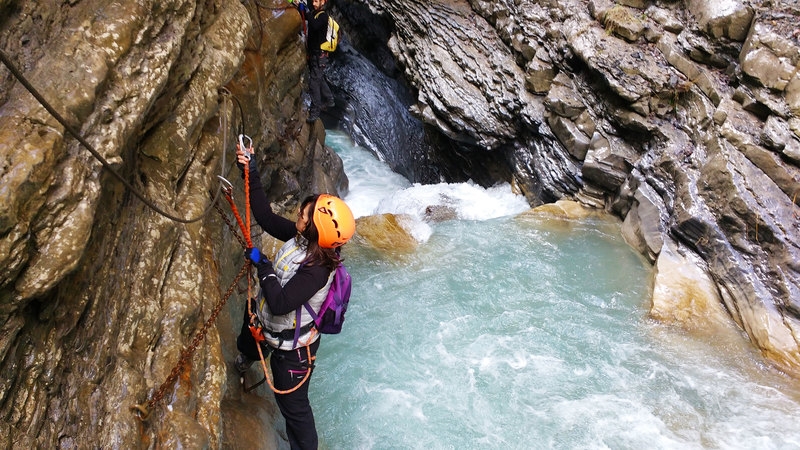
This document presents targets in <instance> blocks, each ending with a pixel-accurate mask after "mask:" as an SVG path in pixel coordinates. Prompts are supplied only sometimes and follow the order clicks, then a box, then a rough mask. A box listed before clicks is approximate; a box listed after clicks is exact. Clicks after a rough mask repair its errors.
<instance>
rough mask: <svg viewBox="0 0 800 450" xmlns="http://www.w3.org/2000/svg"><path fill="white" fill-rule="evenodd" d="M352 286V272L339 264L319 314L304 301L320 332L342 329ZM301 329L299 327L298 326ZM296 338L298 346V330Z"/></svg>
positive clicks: (298, 318) (298, 316)
mask: <svg viewBox="0 0 800 450" xmlns="http://www.w3.org/2000/svg"><path fill="white" fill-rule="evenodd" d="M351 288H352V280H351V279H350V274H349V273H348V272H347V269H346V268H345V267H344V264H339V265H338V266H337V267H336V271H335V272H334V274H333V281H332V282H331V288H330V290H329V291H328V296H327V297H325V300H324V301H323V302H322V306H320V308H319V314H317V313H316V312H314V310H313V309H312V308H311V306H309V304H308V302H306V303H303V306H304V307H305V308H306V311H308V313H309V314H311V317H312V318H313V319H314V327H315V328H316V329H317V331H319V332H320V333H324V334H338V333H340V332H341V331H342V323H344V313H345V312H346V311H347V304H348V303H349V302H350V290H351ZM297 323H300V308H298V309H297ZM297 329H298V330H299V327H298V328H297ZM295 334H296V336H295V338H294V341H295V343H294V345H295V346H297V339H298V338H299V336H297V335H299V334H300V333H299V332H296V333H295Z"/></svg>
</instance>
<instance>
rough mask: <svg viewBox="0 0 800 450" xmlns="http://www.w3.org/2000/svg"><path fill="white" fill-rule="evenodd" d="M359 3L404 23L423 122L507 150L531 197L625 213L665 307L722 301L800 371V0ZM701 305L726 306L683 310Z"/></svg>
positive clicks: (397, 29)
mask: <svg viewBox="0 0 800 450" xmlns="http://www.w3.org/2000/svg"><path fill="white" fill-rule="evenodd" d="M341 3H350V2H347V1H343V2H340V4H341ZM352 3H358V4H363V5H368V7H369V8H370V9H371V11H372V12H373V13H374V14H376V15H378V16H380V17H381V18H382V20H384V21H388V22H389V23H391V24H392V26H393V27H394V31H393V32H392V34H391V36H390V37H389V39H388V41H387V46H388V48H389V49H390V50H391V52H392V53H393V54H394V55H395V58H396V60H397V61H398V66H399V68H400V69H401V70H402V71H403V74H404V76H405V78H406V80H408V83H409V84H410V85H411V86H412V88H413V89H414V91H415V92H416V98H417V100H416V103H415V105H413V106H412V107H411V109H412V111H414V112H415V114H416V116H417V117H418V118H419V119H420V120H422V121H423V122H425V123H426V124H428V125H429V126H432V127H436V128H437V129H439V130H441V131H442V132H443V133H444V134H446V135H447V136H449V137H450V138H452V139H453V140H454V141H455V142H457V143H461V144H463V146H464V148H465V149H469V151H471V152H474V149H475V148H476V147H479V148H482V149H484V151H485V152H490V154H493V155H495V158H498V159H504V160H505V162H506V164H507V165H508V166H509V167H510V168H511V173H512V176H511V180H509V181H512V182H513V183H514V185H515V186H517V187H518V188H519V189H520V191H521V192H522V193H524V194H525V195H526V196H527V197H528V199H529V201H530V202H531V204H534V205H535V204H539V203H542V202H549V201H552V200H554V199H559V198H567V199H575V200H578V201H580V202H581V203H583V204H586V205H589V206H594V207H598V208H605V209H608V210H610V211H612V212H614V213H616V214H617V215H619V216H620V217H621V218H623V219H624V227H623V231H624V233H625V235H626V237H627V239H628V241H629V242H631V244H632V245H633V246H634V247H636V248H637V249H638V250H639V251H641V253H642V254H643V255H645V256H646V257H647V258H648V259H649V260H650V261H652V262H653V263H654V264H655V265H656V269H657V271H658V272H659V274H658V276H657V277H656V286H655V290H654V296H653V301H654V304H653V316H654V317H657V318H660V319H662V320H670V321H674V322H675V323H678V324H682V325H683V326H686V327H688V328H694V329H697V328H703V327H713V326H714V324H717V323H719V322H720V320H719V317H717V316H718V315H719V314H720V313H721V312H722V311H726V313H727V319H726V320H727V322H728V323H731V321H732V322H733V323H735V324H737V325H738V327H739V328H740V330H741V331H743V334H744V335H746V337H747V338H749V339H750V340H751V341H752V342H753V343H754V344H755V345H756V346H757V347H758V348H760V349H761V350H762V352H763V353H764V355H765V356H766V357H767V358H768V361H771V362H772V363H774V364H775V366H776V367H777V368H779V369H780V370H784V371H786V372H789V373H791V374H793V375H795V376H797V375H800V346H799V345H798V331H800V327H799V326H800V321H799V320H798V319H800V265H798V261H800V226H799V225H800V206H798V205H800V195H798V194H800V168H798V165H799V164H800V159H798V150H800V116H799V115H800V100H798V98H799V97H800V96H799V95H798V89H800V70H799V69H800V41H799V40H798V38H800V30H798V28H797V19H798V17H800V6H798V2H796V1H790V2H771V1H768V0H767V1H750V2H746V1H740V0H726V1H722V2H719V1H711V0H693V1H690V2H672V1H646V0H620V1H617V2H613V1H611V0H589V1H577V0H573V1H571V0H566V1H563V0H559V1H539V2H533V1H527V0H523V1H518V0H515V1H512V0H499V1H481V0H470V1H469V2H467V1H466V0H450V1H447V0H440V1H419V0H392V1H384V0H370V1H369V2H367V1H361V0H358V1H353V2H352ZM353 32H356V31H355V30H354V31H353ZM464 153H465V155H466V154H467V152H464ZM678 268H681V269H680V270H678ZM693 287H695V288H693ZM701 300H702V301H703V302H708V301H713V302H716V303H717V304H718V306H721V307H714V308H702V309H703V311H706V313H703V314H704V315H706V316H708V317H706V320H705V321H703V320H698V318H696V317H692V318H691V320H689V319H688V318H687V319H686V320H681V318H682V317H686V316H685V315H684V314H681V313H678V312H676V311H674V310H675V309H676V308H680V307H681V305H690V304H692V302H693V301H697V302H699V301H701ZM670 310H672V311H673V312H672V313H669V312H668V311H670ZM708 311H716V312H715V313H714V317H711V316H709V314H711V313H708ZM703 314H701V315H703ZM689 315H692V316H693V315H694V314H689Z"/></svg>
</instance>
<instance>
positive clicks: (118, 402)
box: [0, 0, 347, 448]
mask: <svg viewBox="0 0 800 450" xmlns="http://www.w3.org/2000/svg"><path fill="white" fill-rule="evenodd" d="M0 30H2V32H0V48H2V49H3V52H4V54H5V55H6V56H7V57H8V59H9V60H11V62H13V64H14V65H15V66H16V67H18V68H19V70H20V72H21V73H22V74H23V75H24V76H25V78H26V79H27V80H28V81H29V82H30V83H31V84H32V85H33V86H34V87H35V88H36V89H37V90H38V91H39V92H40V94H41V95H42V96H43V97H44V98H45V99H46V100H47V101H48V102H49V103H52V107H53V108H54V109H55V110H56V111H58V112H59V113H60V115H62V116H63V117H64V120H65V122H66V124H67V126H69V127H72V128H74V129H75V130H77V132H79V133H80V135H81V136H82V137H83V138H85V141H86V142H87V143H88V145H89V146H91V147H92V148H93V149H95V150H96V152H97V153H98V155H99V156H100V157H101V158H102V159H103V160H105V161H106V162H107V166H106V168H104V167H103V166H102V165H101V163H100V162H99V161H98V159H97V158H95V157H94V156H93V155H92V154H91V153H90V152H89V150H87V149H86V148H85V146H84V145H82V144H80V143H79V142H78V141H77V140H76V138H75V137H74V136H72V135H71V134H70V133H69V132H67V131H66V130H65V126H64V125H62V124H61V123H59V122H58V121H56V120H55V119H54V118H53V116H52V115H50V114H49V113H48V112H47V111H46V110H45V108H44V107H43V106H42V105H41V104H40V103H39V102H38V101H36V100H35V99H34V97H33V96H31V95H30V94H29V93H28V92H27V91H26V89H25V88H24V87H23V85H22V84H21V83H18V82H17V81H16V80H15V78H14V77H12V75H11V73H10V71H9V70H8V69H7V68H6V67H5V66H2V67H0V158H2V160H3V164H2V167H3V170H2V171H0V178H1V179H0V186H2V187H0V265H1V266H2V267H4V270H3V272H2V275H0V327H2V333H0V367H1V368H2V370H0V373H2V376H0V416H2V420H0V424H1V425H0V446H2V447H3V448H54V447H58V448H82V447H85V446H87V445H89V446H92V447H97V448H147V447H152V448H156V447H169V448H176V447H182V448H223V447H229V446H230V442H229V441H228V440H227V439H228V437H226V436H231V435H233V434H232V433H231V432H230V427H231V426H235V421H234V420H231V419H230V414H229V413H228V412H227V411H226V408H240V407H241V405H242V404H245V403H248V402H261V404H262V405H269V404H270V403H269V402H270V400H269V399H270V398H271V396H270V395H269V394H268V393H267V392H262V393H260V394H259V396H257V397H254V396H253V395H250V396H249V398H244V399H243V398H241V397H242V396H241V394H240V389H238V386H236V383H238V380H237V377H236V376H234V375H233V374H231V373H230V372H231V369H230V368H229V366H228V363H229V362H230V361H232V360H233V357H234V356H235V342H234V341H233V339H235V334H236V332H237V331H238V329H239V326H240V319H239V318H241V317H242V309H243V306H242V299H243V294H242V292H243V291H245V292H246V286H244V287H243V286H241V282H240V283H238V284H231V283H232V282H233V281H234V279H235V278H236V274H237V272H238V271H239V268H240V267H241V264H242V256H241V248H239V244H238V242H237V241H236V239H234V236H233V232H232V231H231V230H230V229H228V228H227V226H226V225H225V223H224V222H223V221H222V220H221V218H220V215H219V214H218V213H217V212H216V211H215V210H214V209H213V208H211V202H212V199H218V200H221V203H220V204H221V206H222V207H223V208H224V209H223V212H224V213H226V214H227V217H228V219H229V220H230V221H232V222H233V223H234V224H235V221H233V218H232V216H231V215H230V208H229V207H228V206H227V204H226V203H225V202H224V200H223V199H222V198H220V197H219V190H218V187H219V181H218V179H217V175H222V176H225V177H227V178H228V179H230V180H231V181H232V182H233V185H234V192H235V196H236V198H237V201H238V202H239V205H240V208H241V207H242V205H243V202H242V187H243V186H242V180H241V177H240V176H239V171H238V169H236V168H235V166H234V164H233V149H234V147H235V143H236V141H237V135H238V134H240V133H243V134H247V135H249V136H250V137H252V138H253V141H254V143H255V149H256V155H257V159H258V162H259V164H260V166H261V167H262V175H263V178H264V180H263V181H264V184H265V185H266V186H267V187H268V188H269V192H268V195H269V196H270V198H271V199H273V200H274V201H275V202H276V205H277V207H279V208H282V209H285V210H287V211H288V210H292V209H293V208H294V207H295V204H296V202H297V201H299V199H302V198H303V197H304V196H305V195H307V194H309V193H311V192H312V191H328V192H337V191H338V190H339V189H346V187H347V180H346V177H345V176H344V174H343V173H342V168H341V160H339V158H338V157H336V156H335V155H334V154H333V153H332V151H331V150H330V149H328V148H326V147H324V145H323V144H322V142H324V130H323V128H322V126H321V124H319V123H317V124H312V125H307V124H306V123H305V120H304V116H303V113H302V102H301V92H302V89H303V87H302V81H303V73H304V70H305V52H304V49H303V47H302V43H301V42H300V40H299V37H298V32H299V30H300V20H299V15H297V13H296V11H294V10H283V9H274V10H265V9H261V8H259V7H257V6H255V5H253V4H250V3H248V4H243V3H240V2H220V1H215V0H209V1H204V2H185V1H180V0H178V1H169V2H132V1H121V2H113V3H108V2H103V1H93V0H85V1H79V2H77V1H73V2H66V3H64V4H59V5H54V6H43V5H41V4H40V3H39V2H25V1H20V2H0ZM112 170H113V171H114V173H116V174H117V175H118V176H114V175H113V174H112ZM120 179H122V180H124V181H125V183H127V184H128V185H129V186H127V187H126V186H124V185H123V182H122V181H120ZM134 192H135V193H136V195H134ZM157 209H158V210H160V211H162V212H157V211H156V210H157ZM165 214H167V215H171V216H174V217H173V218H169V217H167V216H166V215H165ZM234 227H236V225H234ZM236 231H238V230H236ZM254 232H255V230H254ZM229 287H230V292H231V293H232V295H230V296H226V295H225V293H226V290H228V289H229ZM222 300H225V301H226V302H227V303H225V304H224V305H225V306H222V303H221V301H222ZM218 306H219V307H220V308H221V312H220V313H219V315H218V316H213V314H214V311H215V309H216V308H217V307H218ZM207 321H212V322H211V323H210V326H208V327H207V330H206V332H205V334H203V335H198V332H199V331H200V330H201V329H203V326H204V324H205V323H206V322H207ZM193 341H194V343H192V342H193ZM190 346H191V347H193V348H195V350H194V353H193V354H192V355H191V357H188V358H186V364H185V365H184V366H183V367H182V369H180V370H177V371H175V372H174V383H169V384H166V385H165V387H164V389H163V390H162V393H163V397H162V398H161V400H160V401H158V402H157V403H156V404H155V405H148V404H147V402H148V401H149V400H154V395H155V392H156V391H157V390H158V389H159V387H160V386H161V385H162V383H163V382H164V381H165V380H167V377H168V375H170V374H171V373H173V372H172V371H173V368H175V367H176V365H177V363H178V360H179V357H180V356H181V352H182V351H184V350H183V349H187V348H190ZM137 404H143V405H144V406H145V407H147V409H149V412H150V414H151V417H150V419H149V421H148V422H147V423H146V424H145V423H142V422H140V421H139V420H138V419H137V418H136V415H135V414H134V413H133V412H132V411H131V407H132V406H134V405H137ZM221 405H222V406H221ZM225 405H228V406H225ZM151 406H152V407H151ZM250 410H253V412H254V415H255V417H256V418H254V419H253V420H252V421H253V423H254V424H256V423H259V425H258V426H257V427H258V429H259V430H261V431H259V432H258V434H256V433H253V434H252V436H256V435H258V436H259V437H261V438H263V439H259V442H260V443H261V445H272V446H273V448H274V447H275V446H277V438H276V435H275V433H274V432H273V431H272V430H273V424H272V421H273V420H274V417H275V410H274V408H272V409H270V408H268V407H267V406H264V407H261V408H258V407H253V408H250ZM232 424H233V425H232ZM226 430H227V431H226ZM89 437H91V438H89ZM89 440H91V444H89V443H88V442H89ZM264 443H267V444H264Z"/></svg>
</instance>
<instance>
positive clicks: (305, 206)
mask: <svg viewBox="0 0 800 450" xmlns="http://www.w3.org/2000/svg"><path fill="white" fill-rule="evenodd" d="M317 198H319V194H316V195H309V196H308V197H306V198H305V199H303V202H302V203H301V204H300V211H308V223H307V224H306V229H305V230H303V231H302V232H299V233H298V234H299V235H300V236H303V237H304V238H305V239H306V242H307V243H308V244H307V245H308V248H307V249H306V259H305V260H304V261H303V264H306V265H309V266H315V265H317V264H319V265H321V266H324V267H326V268H328V269H330V270H331V271H334V270H336V266H338V265H339V263H340V262H342V261H343V259H342V258H341V257H340V256H339V249H338V248H336V249H334V248H322V247H320V246H319V231H317V226H316V225H315V224H314V206H315V205H316V204H317Z"/></svg>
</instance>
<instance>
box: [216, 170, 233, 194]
mask: <svg viewBox="0 0 800 450" xmlns="http://www.w3.org/2000/svg"><path fill="white" fill-rule="evenodd" d="M217 178H219V181H220V183H222V190H223V191H224V192H225V194H226V195H231V194H232V193H233V184H231V182H230V181H228V179H227V178H225V177H223V176H222V175H217Z"/></svg>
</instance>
